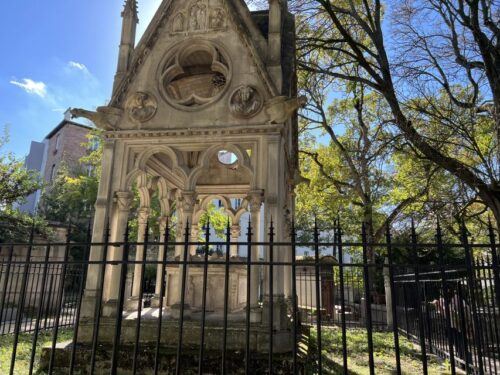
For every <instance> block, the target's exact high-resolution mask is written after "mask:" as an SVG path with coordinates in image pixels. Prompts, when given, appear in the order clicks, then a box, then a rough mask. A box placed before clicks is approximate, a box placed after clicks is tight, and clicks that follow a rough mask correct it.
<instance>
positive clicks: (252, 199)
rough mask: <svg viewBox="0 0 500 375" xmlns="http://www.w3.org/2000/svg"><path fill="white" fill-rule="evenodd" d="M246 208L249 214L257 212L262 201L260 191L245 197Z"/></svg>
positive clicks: (262, 196) (262, 195)
mask: <svg viewBox="0 0 500 375" xmlns="http://www.w3.org/2000/svg"><path fill="white" fill-rule="evenodd" d="M247 200H248V206H249V208H250V211H251V212H258V211H260V208H261V206H262V202H263V201H264V194H263V192H262V190H255V191H251V192H250V193H249V194H248V197H247Z"/></svg>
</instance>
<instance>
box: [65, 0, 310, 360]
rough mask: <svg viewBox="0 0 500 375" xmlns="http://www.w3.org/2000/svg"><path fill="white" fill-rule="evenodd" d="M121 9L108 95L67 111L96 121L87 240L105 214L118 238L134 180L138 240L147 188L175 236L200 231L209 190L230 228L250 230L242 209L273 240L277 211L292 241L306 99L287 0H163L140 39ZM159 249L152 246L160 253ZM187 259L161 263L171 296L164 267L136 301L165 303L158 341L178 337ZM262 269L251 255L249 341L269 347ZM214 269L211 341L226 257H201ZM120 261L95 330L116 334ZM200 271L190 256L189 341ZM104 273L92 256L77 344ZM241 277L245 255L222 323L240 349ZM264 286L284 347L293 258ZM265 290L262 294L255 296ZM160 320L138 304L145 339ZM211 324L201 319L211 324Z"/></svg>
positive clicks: (259, 234)
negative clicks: (265, 4) (98, 147)
mask: <svg viewBox="0 0 500 375" xmlns="http://www.w3.org/2000/svg"><path fill="white" fill-rule="evenodd" d="M122 16H123V30H122V40H121V44H120V53H119V60H118V69H117V73H116V76H115V82H114V87H113V94H112V98H111V101H110V103H109V105H108V106H106V107H100V108H98V109H97V111H96V112H92V111H87V110H83V109H74V110H73V115H74V116H75V117H86V118H88V119H90V120H92V121H93V122H94V123H95V124H96V126H97V127H99V128H100V129H102V130H103V131H104V139H105V144H104V153H103V160H102V177H101V181H100V185H99V192H98V199H97V202H96V205H95V209H96V215H95V223H94V227H93V228H94V229H93V242H95V243H101V242H102V241H103V240H104V236H105V228H106V223H107V222H108V221H109V223H110V237H111V238H110V241H111V242H120V241H122V240H123V237H124V231H125V229H126V224H127V221H128V219H129V214H130V209H131V202H132V198H133V194H132V189H133V187H135V188H136V189H137V191H138V192H139V195H140V208H139V210H138V223H139V224H138V225H139V230H138V233H139V235H138V236H139V238H137V240H138V242H142V241H143V240H144V229H145V227H146V223H147V221H148V219H150V218H149V215H150V213H151V199H152V194H157V197H158V199H159V201H160V206H161V218H160V223H161V225H162V228H165V225H166V221H167V217H169V216H171V215H172V214H174V215H175V216H176V218H177V220H176V222H177V228H176V233H177V234H176V235H177V238H176V240H177V241H179V242H180V241H182V240H183V233H184V232H185V229H186V226H187V225H189V227H188V228H190V233H189V235H190V237H191V240H192V241H193V242H194V241H197V240H198V238H199V235H200V233H199V225H198V224H199V220H200V217H201V216H202V214H203V213H204V212H205V211H206V210H207V207H208V205H209V204H210V202H212V201H213V200H214V199H215V200H217V201H219V202H221V204H222V206H223V207H224V208H225V209H226V213H227V214H228V215H229V216H230V217H231V222H232V227H231V234H232V237H233V238H238V237H240V235H241V234H242V232H244V233H246V228H242V227H240V225H241V222H242V217H244V216H246V217H249V218H250V219H251V223H252V227H253V241H260V242H262V241H266V240H268V235H269V234H268V231H267V230H264V229H263V228H269V225H270V222H271V218H272V220H273V224H274V228H275V238H274V239H275V240H276V241H286V240H288V233H289V230H290V229H289V225H288V223H289V222H290V218H291V215H292V214H293V211H294V199H293V196H294V195H293V194H294V193H293V192H294V186H295V184H296V182H297V181H296V180H297V179H298V172H297V170H298V168H297V166H298V160H297V109H298V108H299V107H300V106H301V105H303V104H305V103H304V98H297V97H296V74H295V60H294V54H295V39H294V38H295V30H294V27H295V26H294V18H293V16H292V15H291V14H290V13H289V12H288V10H287V6H286V2H285V1H281V0H270V1H269V10H267V11H257V12H251V11H249V9H248V8H247V6H246V5H245V3H244V1H242V0H190V1H187V0H164V1H163V2H162V4H161V5H160V6H159V9H158V11H157V13H156V15H155V16H154V18H153V20H152V21H151V24H150V25H149V27H148V28H147V30H146V33H145V35H144V36H143V37H142V39H141V40H140V42H139V43H138V44H137V45H136V43H135V33H136V24H137V22H138V14H137V4H136V1H134V0H127V1H126V4H125V8H124V11H123V13H122ZM234 200H238V202H239V205H238V206H237V207H234V205H232V203H231V202H232V201H234ZM164 251H165V249H164V248H161V247H160V248H159V251H158V258H159V259H160V260H161V259H162V256H163V252H164ZM188 251H189V254H187V257H188V259H190V258H191V257H193V259H194V258H196V257H197V255H196V249H195V248H194V247H193V248H190V249H188ZM230 251H231V257H232V258H237V257H239V256H241V254H240V253H239V250H238V246H237V245H233V246H231V250H230ZM122 252H123V248H119V247H110V248H109V249H108V252H107V259H108V260H109V261H112V260H120V259H121V256H122ZM143 256H144V249H142V248H141V246H138V247H137V252H136V260H137V261H140V260H142V257H143ZM183 256H184V247H183V246H176V247H175V257H176V259H182V257H183ZM102 257H103V247H101V246H93V247H92V249H91V254H90V260H91V261H98V260H101V259H102ZM258 258H263V259H268V254H267V250H266V248H264V247H258V246H254V247H253V248H252V259H254V260H255V259H258ZM274 261H276V262H280V261H281V262H286V261H290V251H278V252H276V253H275V256H274ZM181 271H182V267H179V266H175V265H169V266H168V269H167V272H166V273H167V282H166V296H165V298H164V300H163V301H160V300H159V293H160V287H161V285H160V284H161V277H160V276H161V266H159V269H158V270H157V282H156V287H155V292H156V294H155V296H154V297H153V302H152V308H151V309H149V310H147V311H148V312H145V311H146V309H144V311H143V313H144V314H146V315H147V314H148V313H149V314H151V315H154V314H155V313H157V312H158V309H160V308H161V309H164V311H165V313H164V314H165V317H166V323H165V325H164V327H166V328H165V335H164V336H163V333H162V342H165V343H168V342H169V340H170V339H172V341H173V342H175V341H176V337H173V338H171V337H170V336H172V335H173V333H172V332H176V331H175V330H172V329H171V328H172V327H173V326H175V325H176V324H178V320H177V319H178V316H179V309H180V304H181V287H180V285H181V277H182V272H181ZM261 271H262V270H261V269H260V268H259V267H258V266H255V267H252V271H251V272H252V275H251V276H252V277H251V280H252V281H251V300H250V301H249V305H250V307H251V311H252V312H251V320H252V324H253V327H254V330H253V332H254V334H253V336H252V346H253V349H255V350H260V349H262V350H267V347H268V346H267V344H265V342H267V341H268V336H267V332H268V329H267V328H266V327H267V326H268V324H269V322H267V321H266V319H268V317H267V314H266V311H267V309H266V303H267V302H266V301H268V300H269V295H268V294H269V292H268V290H270V288H269V284H268V280H267V279H268V277H267V274H268V272H261ZM208 272H209V276H208V279H209V282H208V292H207V294H208V301H207V311H208V315H207V320H208V321H211V322H213V324H212V327H213V330H214V331H213V332H212V333H213V335H215V336H213V343H214V344H213V345H216V346H217V348H219V347H220V337H219V338H217V337H216V330H218V331H217V332H220V326H221V324H220V322H221V320H222V318H223V301H222V295H221V290H222V289H223V288H222V287H221V285H223V280H224V278H223V276H224V273H223V272H224V269H223V268H216V267H209V270H208ZM120 273H121V270H120V266H119V265H108V266H107V268H106V272H105V282H104V288H103V291H102V304H103V310H102V319H101V325H102V327H101V330H100V332H101V333H100V341H102V342H106V341H109V342H112V341H111V340H112V337H113V332H114V330H113V329H114V328H113V327H114V322H115V319H116V311H117V300H118V295H119V285H120ZM202 273H203V267H197V266H190V267H188V268H187V283H186V294H185V295H186V297H185V313H184V315H185V319H186V320H185V332H186V334H187V336H188V337H187V338H186V339H185V340H186V341H185V342H186V344H193V345H195V344H196V342H197V340H199V330H200V327H199V324H197V323H196V322H197V320H196V319H194V317H196V314H199V310H200V307H201V305H200V297H199V291H200V289H201V283H202ZM99 274H100V266H99V265H97V264H94V265H91V266H90V267H89V269H88V277H87V283H86V287H85V293H84V298H83V305H82V317H81V323H82V325H81V329H80V337H79V341H81V342H89V341H90V340H91V337H92V329H91V327H93V323H94V322H93V319H94V315H95V314H94V312H95V306H96V303H97V298H98V297H99V296H100V295H101V293H100V291H99V289H100V287H99V277H98V276H99ZM140 277H141V267H140V265H136V266H135V271H134V273H133V282H132V287H131V288H130V289H129V290H128V291H127V296H126V299H127V301H126V303H125V308H126V310H127V312H126V315H125V316H126V317H127V318H126V319H125V321H124V325H123V333H122V338H123V340H125V341H127V340H128V339H129V340H132V339H133V333H134V328H133V327H134V324H133V323H132V322H133V320H134V311H135V310H137V306H138V303H137V302H138V298H139V294H140V293H139V292H140V288H139V285H140V282H138V280H140ZM246 280H247V275H246V267H243V266H241V267H238V266H234V267H232V268H231V277H230V287H229V290H230V293H231V295H230V297H229V315H230V316H229V319H230V320H231V321H234V322H235V323H234V324H233V325H232V328H231V329H233V330H236V331H233V333H231V334H230V336H231V337H234V339H230V343H229V344H228V345H229V346H232V347H233V348H234V349H243V348H244V343H243V342H240V340H241V337H244V334H242V333H241V332H242V331H241V330H243V329H244V328H243V327H244V316H245V314H244V312H245V310H246V306H247V301H246V292H245V291H246ZM272 289H273V301H274V304H276V306H275V313H274V327H275V331H276V337H275V339H274V340H275V343H276V350H277V351H286V350H291V349H290V348H291V346H290V345H291V334H290V324H289V318H288V316H287V311H286V309H287V306H286V303H287V302H286V301H287V300H288V299H289V298H290V292H291V270H290V269H289V268H286V267H275V270H274V283H273V288H272ZM266 293H267V294H266ZM260 295H263V303H259V296H260ZM155 309H156V310H155ZM155 311H156V312H155ZM136 315H137V314H136ZM135 317H137V316H135ZM238 322H240V323H238ZM169 324H170V325H171V326H169ZM238 324H240V327H241V328H238V327H239V326H238ZM155 327H156V324H153V323H152V324H151V327H149V326H148V320H147V317H146V316H145V318H144V322H143V327H142V331H141V340H145V341H147V340H148V337H149V336H150V337H151V341H154V340H155V338H156V331H155ZM169 327H170V329H169ZM210 327H211V326H210V324H208V326H207V328H206V329H208V330H210V329H211V328H210ZM238 329H240V332H239V333H238ZM148 330H149V331H150V335H149V334H148ZM189 332H191V333H192V340H190V338H189V337H190V335H189ZM259 332H261V333H262V334H260V333H259ZM210 335H211V334H210V332H209V334H208V336H210ZM210 337H212V336H210ZM207 345H210V339H208V341H207Z"/></svg>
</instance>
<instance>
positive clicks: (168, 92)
mask: <svg viewBox="0 0 500 375" xmlns="http://www.w3.org/2000/svg"><path fill="white" fill-rule="evenodd" d="M226 56H227V55H226V54H225V53H224V52H223V51H222V49H221V48H220V47H217V46H215V45H214V44H212V43H210V42H208V41H201V40H200V41H190V42H189V43H184V44H181V45H180V46H178V47H177V48H175V49H174V51H173V52H172V53H171V55H170V56H169V58H168V59H167V60H166V63H165V64H164V65H163V66H162V68H161V71H160V92H161V93H162V95H163V97H164V98H165V100H166V101H167V102H168V103H170V104H171V105H173V106H174V107H176V108H178V109H182V110H188V111H196V110H199V109H202V108H205V107H206V106H208V105H210V104H212V103H214V102H215V101H217V100H218V99H220V97H221V96H222V94H223V93H224V92H225V90H226V89H227V87H228V83H229V81H230V78H231V69H230V66H229V62H228V61H229V60H228V58H227V57H226Z"/></svg>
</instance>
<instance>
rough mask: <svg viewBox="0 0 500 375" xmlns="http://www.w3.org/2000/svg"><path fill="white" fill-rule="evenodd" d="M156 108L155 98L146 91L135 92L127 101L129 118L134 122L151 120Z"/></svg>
mask: <svg viewBox="0 0 500 375" xmlns="http://www.w3.org/2000/svg"><path fill="white" fill-rule="evenodd" d="M157 109H158V102H157V100H156V98H155V97H154V96H153V95H151V94H148V93H146V92H140V91H139V92H136V93H135V94H134V95H132V96H131V97H130V98H129V99H128V101H127V112H128V115H129V116H130V118H131V119H132V120H133V121H136V122H146V121H149V120H151V119H152V118H153V117H154V115H155V114H156V110H157Z"/></svg>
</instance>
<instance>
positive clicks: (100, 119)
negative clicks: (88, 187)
mask: <svg viewBox="0 0 500 375" xmlns="http://www.w3.org/2000/svg"><path fill="white" fill-rule="evenodd" d="M70 113H71V118H86V119H87V120H90V121H92V122H93V123H94V124H95V126H96V127H98V128H99V129H101V130H104V131H112V130H116V129H117V125H118V121H119V120H120V118H121V116H122V113H123V111H122V110H121V109H119V108H115V107H109V106H104V107H99V108H97V111H88V110H86V109H82V108H72V109H71V110H70Z"/></svg>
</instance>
